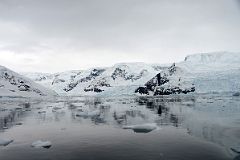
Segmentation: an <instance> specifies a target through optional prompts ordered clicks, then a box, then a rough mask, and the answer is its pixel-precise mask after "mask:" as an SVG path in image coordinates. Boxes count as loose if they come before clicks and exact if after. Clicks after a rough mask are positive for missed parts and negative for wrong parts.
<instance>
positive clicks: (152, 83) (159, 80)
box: [135, 63, 195, 96]
mask: <svg viewBox="0 0 240 160" xmlns="http://www.w3.org/2000/svg"><path fill="white" fill-rule="evenodd" d="M178 70H180V68H178V67H176V65H175V63H174V64H173V65H172V66H171V67H169V68H166V69H165V70H163V71H162V72H160V73H158V74H157V75H156V76H155V77H153V78H152V79H151V80H149V81H148V82H147V83H145V85H144V86H141V87H138V88H137V89H136V90H135V93H139V94H142V95H149V94H150V92H152V93H153V95H154V96H156V95H170V94H180V93H183V94H187V93H189V92H194V91H195V87H194V86H191V87H188V88H181V87H180V83H181V78H179V79H178V85H179V86H175V85H172V86H171V85H165V84H168V83H169V81H170V77H171V76H174V75H175V73H176V72H177V71H178Z"/></svg>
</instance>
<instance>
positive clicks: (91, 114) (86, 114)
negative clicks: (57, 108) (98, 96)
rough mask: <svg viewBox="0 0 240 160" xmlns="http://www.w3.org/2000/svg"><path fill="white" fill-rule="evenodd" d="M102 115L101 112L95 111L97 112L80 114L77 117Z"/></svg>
mask: <svg viewBox="0 0 240 160" xmlns="http://www.w3.org/2000/svg"><path fill="white" fill-rule="evenodd" d="M99 115H100V111H99V110H95V111H90V112H87V111H85V112H79V113H77V114H76V116H77V117H85V118H88V117H94V116H99Z"/></svg>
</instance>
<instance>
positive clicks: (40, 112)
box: [38, 111, 46, 114]
mask: <svg viewBox="0 0 240 160" xmlns="http://www.w3.org/2000/svg"><path fill="white" fill-rule="evenodd" d="M38 113H39V114H42V113H46V111H38Z"/></svg>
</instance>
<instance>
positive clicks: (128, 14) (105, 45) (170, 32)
mask: <svg viewBox="0 0 240 160" xmlns="http://www.w3.org/2000/svg"><path fill="white" fill-rule="evenodd" d="M212 51H233V52H239V51H240V3H239V1H238V0H0V65H3V66H6V67H9V68H11V69H13V70H15V71H20V72H22V71H37V72H56V71H65V70H71V69H86V68H89V67H94V66H111V65H113V64H114V63H119V62H146V63H169V62H177V61H181V60H183V59H184V57H185V56H186V55H188V54H193V53H199V52H212Z"/></svg>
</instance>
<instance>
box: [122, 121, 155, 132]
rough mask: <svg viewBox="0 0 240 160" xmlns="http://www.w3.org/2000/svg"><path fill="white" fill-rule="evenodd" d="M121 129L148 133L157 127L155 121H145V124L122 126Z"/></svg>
mask: <svg viewBox="0 0 240 160" xmlns="http://www.w3.org/2000/svg"><path fill="white" fill-rule="evenodd" d="M123 129H132V130H133V131H134V132H136V133H149V132H151V131H153V130H156V129H159V128H158V126H157V124H155V123H146V124H138V125H131V126H124V127H123Z"/></svg>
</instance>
